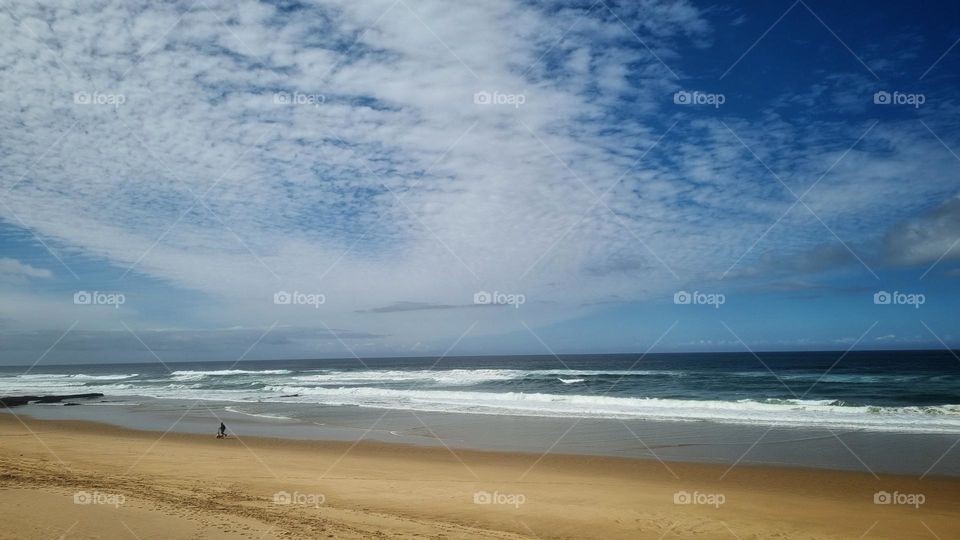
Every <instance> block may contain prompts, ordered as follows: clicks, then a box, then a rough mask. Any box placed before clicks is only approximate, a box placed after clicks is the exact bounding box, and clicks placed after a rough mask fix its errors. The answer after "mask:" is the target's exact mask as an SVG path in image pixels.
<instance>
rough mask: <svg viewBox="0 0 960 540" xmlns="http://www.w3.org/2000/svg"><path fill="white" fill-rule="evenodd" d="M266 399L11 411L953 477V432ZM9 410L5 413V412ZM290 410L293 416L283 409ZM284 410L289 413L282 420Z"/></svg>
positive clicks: (180, 426) (151, 426)
mask: <svg viewBox="0 0 960 540" xmlns="http://www.w3.org/2000/svg"><path fill="white" fill-rule="evenodd" d="M267 405H268V404H251V405H245V404H239V403H233V402H220V401H202V402H201V401H198V402H190V401H182V400H180V401H178V400H169V399H155V398H146V397H142V398H138V399H135V400H132V401H125V400H124V399H122V398H116V397H113V398H110V399H109V400H104V401H102V402H99V401H97V402H86V401H82V402H79V403H78V406H74V407H63V406H59V405H25V406H22V407H18V408H16V409H15V411H16V414H18V415H21V416H30V417H31V418H36V419H38V420H79V421H91V422H100V423H104V424H109V425H114V426H119V427H126V428H132V429H137V430H146V431H157V432H163V431H167V430H174V431H176V432H181V433H193V434H200V435H205V434H208V433H209V434H213V433H214V432H215V428H216V426H219V424H220V422H221V421H224V422H225V423H226V424H227V427H228V429H229V430H230V431H232V432H236V433H238V434H240V435H242V436H244V437H254V436H256V437H272V438H277V439H291V440H307V441H340V442H346V443H352V442H355V441H357V440H361V439H362V440H374V441H378V442H383V443H391V444H393V443H401V444H412V445H417V446H420V447H433V448H443V447H444V446H449V447H450V448H453V449H456V450H458V451H459V450H486V451H499V452H507V453H511V452H520V453H529V454H539V453H542V452H544V451H546V450H547V449H548V448H549V449H550V451H551V453H554V454H571V455H585V456H607V457H622V458H639V459H645V460H664V461H671V462H690V463H713V464H725V465H727V466H729V465H732V464H734V463H737V464H743V465H747V464H750V465H766V466H790V467H797V468H811V469H817V470H845V471H860V472H876V473H891V474H905V475H915V476H920V475H939V476H952V477H958V478H960V454H958V453H956V452H952V451H951V450H952V446H953V445H954V444H955V443H956V441H957V436H956V435H952V434H940V433H888V432H873V431H866V430H830V429H826V428H816V427H810V428H799V427H794V426H777V425H747V424H726V423H713V422H666V421H650V420H630V419H627V420H616V419H597V418H550V417H535V416H507V415H484V414H460V413H435V412H422V411H421V412H416V413H413V412H411V411H403V410H394V409H376V408H366V407H350V406H318V407H312V408H310V409H309V413H308V414H309V415H310V416H307V417H306V418H304V417H295V416H298V415H300V414H302V411H304V410H306V409H302V408H301V409H299V410H297V411H295V412H294V411H292V410H291V409H283V408H279V409H278V408H277V407H276V406H275V405H273V406H270V407H268V406H267ZM10 412H13V411H10ZM291 412H294V414H291ZM287 415H289V417H285V416H287Z"/></svg>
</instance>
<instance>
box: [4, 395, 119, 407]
mask: <svg viewBox="0 0 960 540" xmlns="http://www.w3.org/2000/svg"><path fill="white" fill-rule="evenodd" d="M101 397H103V394H101V393H99V392H94V393H90V394H68V395H64V396H6V397H0V406H2V407H8V408H9V407H18V406H20V405H26V404H28V403H60V402H62V401H63V400H66V399H93V398H101ZM68 405H71V404H68ZM72 405H78V404H77V403H73V404H72Z"/></svg>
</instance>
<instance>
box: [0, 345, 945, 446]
mask: <svg viewBox="0 0 960 540" xmlns="http://www.w3.org/2000/svg"><path fill="white" fill-rule="evenodd" d="M87 392H100V393H103V394H105V398H104V399H103V400H99V401H95V402H92V403H88V402H85V404H90V405H98V404H99V405H110V404H128V405H129V404H131V403H133V402H135V401H136V400H137V399H139V398H148V399H151V400H160V402H162V401H163V400H170V401H171V402H178V403H179V402H185V401H187V402H189V401H194V400H200V401H204V402H216V403H218V404H221V405H222V406H223V408H224V410H226V411H229V412H231V413H235V414H244V415H249V416H253V417H262V418H265V419H269V418H277V419H287V420H308V419H311V418H315V417H316V415H317V410H318V409H319V408H323V410H329V408H331V407H342V408H363V409H379V410H406V411H418V412H424V413H456V414H470V415H498V416H515V417H553V418H585V419H619V420H653V421H658V422H678V423H680V422H686V423H689V422H709V423H715V424H741V425H755V426H756V425H759V426H776V427H778V428H780V427H809V428H813V427H818V428H828V429H847V430H861V431H881V432H895V433H948V434H953V433H960V361H958V359H957V358H956V356H954V354H953V353H952V352H950V351H877V352H873V351H857V352H850V353H848V354H844V353H842V352H776V353H758V355H757V356H754V355H753V354H750V353H702V354H699V353H698V354H649V355H646V356H642V357H641V356H640V355H637V354H615V355H564V356H560V357H554V356H497V357H445V358H435V357H434V358H369V359H363V360H358V359H356V358H349V359H337V360H275V361H244V362H239V363H224V362H190V363H171V364H166V365H164V364H161V363H159V362H154V363H144V364H97V365H94V364H88V365H71V366H47V365H40V366H34V367H33V368H31V369H29V371H28V370H27V368H25V367H4V368H0V395H24V394H74V393H87Z"/></svg>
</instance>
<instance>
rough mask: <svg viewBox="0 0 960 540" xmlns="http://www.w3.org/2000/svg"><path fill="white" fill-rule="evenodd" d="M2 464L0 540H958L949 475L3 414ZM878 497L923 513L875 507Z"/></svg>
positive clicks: (955, 493) (959, 488) (955, 495)
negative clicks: (218, 435) (203, 430)
mask: <svg viewBox="0 0 960 540" xmlns="http://www.w3.org/2000/svg"><path fill="white" fill-rule="evenodd" d="M21 422H22V423H21ZM0 471H2V472H0V488H2V489H0V514H2V518H3V523H4V526H3V530H0V537H3V538H50V537H54V538H57V537H64V538H90V537H96V536H99V537H123V536H129V537H139V538H144V539H146V538H170V537H198V538H237V537H240V538H252V539H255V538H291V537H292V538H308V537H309V538H316V537H331V538H370V537H395V538H438V537H448V538H461V537H462V538H641V539H642V538H678V537H679V538H683V537H694V536H695V537H698V538H734V537H739V538H754V537H758V538H761V537H762V538H777V537H782V538H861V537H863V538H932V537H935V536H934V535H936V537H940V538H957V537H960V481H958V480H957V479H955V478H949V477H937V476H932V475H930V476H927V477H925V478H923V479H920V478H919V477H917V476H896V475H883V474H881V475H879V476H878V477H874V476H873V475H871V474H869V473H860V472H846V471H844V472H841V471H822V470H810V469H798V468H778V467H760V466H748V465H738V466H736V467H733V468H730V466H728V465H718V464H698V463H680V462H668V463H660V462H658V461H657V460H649V459H647V460H639V459H623V458H613V457H599V456H574V455H557V454H548V455H543V454H531V453H515V452H514V453H508V452H485V451H475V450H460V449H457V450H453V451H451V450H449V449H447V448H445V447H435V448H430V447H423V446H415V445H402V444H384V443H378V442H369V441H361V442H353V443H350V442H338V441H326V442H324V441H303V440H289V439H270V438H257V437H243V438H237V437H233V438H230V439H227V440H216V439H214V438H213V437H212V436H203V435H193V434H183V433H167V434H163V433H160V432H149V431H132V430H127V429H123V428H118V427H112V426H107V425H103V424H96V423H89V422H76V421H41V420H31V419H28V418H20V419H18V417H14V416H12V415H0ZM878 492H881V495H882V492H888V493H891V494H892V495H891V497H892V498H893V499H895V502H896V503H907V502H910V501H913V502H914V503H916V502H917V497H916V495H919V496H922V504H919V505H917V504H914V505H910V504H876V503H875V497H876V494H877V493H878ZM911 497H912V498H911ZM881 498H882V497H881ZM688 502H689V504H687V503H688Z"/></svg>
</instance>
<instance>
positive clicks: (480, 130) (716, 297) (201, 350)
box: [0, 0, 960, 364]
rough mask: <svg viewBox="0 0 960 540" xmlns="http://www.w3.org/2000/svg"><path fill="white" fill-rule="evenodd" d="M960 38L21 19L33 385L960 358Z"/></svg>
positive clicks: (6, 311) (804, 19)
mask: <svg viewBox="0 0 960 540" xmlns="http://www.w3.org/2000/svg"><path fill="white" fill-rule="evenodd" d="M958 23H960V7H958V6H956V5H954V4H951V3H948V2H930V3H923V4H920V5H912V4H910V5H908V4H905V3H902V2H848V3H842V4H840V3H836V2H821V1H804V2H799V1H797V2H789V1H788V2H779V1H777V2H737V3H730V4H723V3H697V2H659V1H656V0H649V1H644V2H612V1H607V0H597V1H595V2H594V1H585V2H529V1H526V2H524V1H515V0H503V1H498V2H486V1H484V2H479V1H478V2H459V3H457V5H456V7H455V8H454V7H452V6H451V4H449V3H447V2H441V1H439V0H436V1H435V0H429V1H427V0H424V1H413V0H384V1H369V2H366V1H365V2H362V3H358V2H348V1H336V0H329V1H319V2H239V3H238V2H205V3H197V4H194V3H193V2H189V1H188V2H171V3H164V4H162V5H156V4H155V3H151V2H142V3H138V2H122V3H121V2H101V3H99V4H98V7H97V9H93V10H82V11H81V10H79V9H75V8H69V7H63V6H61V5H59V3H55V2H52V3H48V2H42V1H41V2H34V3H29V4H18V5H14V6H9V7H7V8H5V9H4V10H2V11H0V32H2V33H3V35H4V36H7V37H6V38H5V39H4V40H3V42H2V43H0V70H2V73H3V86H2V89H0V100H2V106H0V125H2V127H3V131H4V133H5V134H7V135H6V136H5V137H3V138H2V139H0V202H2V204H0V295H2V298H3V301H2V304H0V335H2V339H3V344H4V346H3V347H2V350H0V362H3V363H7V364H32V363H34V362H40V363H47V364H52V363H63V362H96V361H143V360H153V359H156V358H160V359H162V360H164V361H175V360H237V359H240V358H244V359H266V358H321V357H349V356H351V355H354V354H356V355H359V356H391V355H398V356H406V355H437V354H445V353H446V354H544V353H549V352H556V353H586V352H643V351H646V350H654V351H661V352H666V351H711V350H723V351H735V350H747V349H753V350H804V349H819V350H822V349H838V350H845V349H847V348H851V347H853V348H859V349H869V348H942V347H945V346H953V347H957V346H960V333H958V328H957V323H956V317H955V313H956V302H957V299H958V298H960V296H958V293H960V198H958V193H960V189H958V187H960V177H958V171H960V155H958V152H960V129H958V127H960V126H958V119H960V116H958V113H960V101H958V98H957V93H956V90H957V88H958V76H957V74H958V73H960V46H958V40H960V30H957V29H958V28H960V24H958ZM484 291H485V292H489V293H497V294H491V295H490V296H491V298H493V301H492V302H491V303H484V300H483V298H484V295H482V294H481V295H480V296H477V294H478V293H481V292H484ZM94 292H97V293H99V294H91V295H88V296H85V294H84V293H94ZM883 292H887V293H891V294H890V296H889V298H890V302H889V303H885V302H884V298H885V296H884V295H883ZM78 293H79V296H78ZM284 293H290V296H289V297H288V298H291V299H292V300H291V301H290V302H289V303H286V302H284V300H283V298H284ZM685 293H689V296H687V295H686V294H685ZM878 293H879V294H880V296H879V297H876V298H875V295H877V294H878ZM894 293H898V294H894ZM85 298H87V299H90V300H89V302H88V301H87V300H85ZM278 298H279V300H278ZM684 298H690V299H691V301H690V302H689V303H685V302H684ZM118 299H119V300H118ZM478 299H479V300H478ZM478 301H479V302H480V303H477V302H478ZM121 302H122V303H121ZM521 302H522V303H521ZM877 302H879V303H877Z"/></svg>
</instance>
